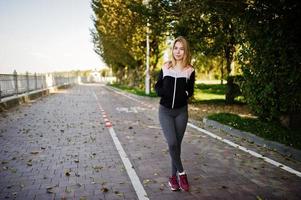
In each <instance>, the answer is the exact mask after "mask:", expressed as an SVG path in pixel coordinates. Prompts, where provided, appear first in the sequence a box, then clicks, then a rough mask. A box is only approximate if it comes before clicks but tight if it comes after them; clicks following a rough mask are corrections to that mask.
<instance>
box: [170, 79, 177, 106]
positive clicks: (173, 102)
mask: <svg viewBox="0 0 301 200" xmlns="http://www.w3.org/2000/svg"><path fill="white" fill-rule="evenodd" d="M177 77H178V73H176V77H175V85H174V88H173V97H172V106H171V108H173V107H174V105H175V96H176V88H177Z"/></svg>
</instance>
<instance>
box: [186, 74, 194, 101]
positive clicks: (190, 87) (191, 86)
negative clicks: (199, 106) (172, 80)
mask: <svg viewBox="0 0 301 200" xmlns="http://www.w3.org/2000/svg"><path fill="white" fill-rule="evenodd" d="M194 82H195V71H193V72H192V73H191V75H190V78H189V80H188V85H187V92H188V97H192V96H193V93H194Z"/></svg>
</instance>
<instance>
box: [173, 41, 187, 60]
mask: <svg viewBox="0 0 301 200" xmlns="http://www.w3.org/2000/svg"><path fill="white" fill-rule="evenodd" d="M184 53H185V52H184V46H183V44H182V42H179V41H178V42H176V44H175V46H174V48H173V50H172V54H173V56H174V58H175V60H176V61H182V60H183V58H184Z"/></svg>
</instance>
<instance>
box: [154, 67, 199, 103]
mask: <svg viewBox="0 0 301 200" xmlns="http://www.w3.org/2000/svg"><path fill="white" fill-rule="evenodd" d="M194 82H195V71H194V69H193V68H192V67H187V68H185V69H183V71H181V72H176V71H175V70H173V68H172V67H170V68H169V67H167V66H163V68H162V69H161V71H160V74H159V77H158V81H157V83H156V84H155V90H156V93H157V95H158V96H160V97H161V99H160V104H161V105H163V106H165V107H167V108H180V107H183V106H185V105H187V100H188V98H189V97H191V96H192V95H193V92H194Z"/></svg>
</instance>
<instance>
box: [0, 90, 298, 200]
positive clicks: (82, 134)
mask: <svg viewBox="0 0 301 200" xmlns="http://www.w3.org/2000/svg"><path fill="white" fill-rule="evenodd" d="M93 93H95V94H96V95H97V97H98V100H99V102H97V100H96V99H95V98H94V96H93ZM136 98H137V99H140V101H144V102H147V103H149V104H151V105H153V108H151V107H148V106H145V105H144V104H141V103H140V102H137V101H133V100H131V99H129V98H127V97H125V96H123V95H120V94H117V93H115V92H113V91H112V90H111V89H109V88H107V87H104V86H99V85H79V86H75V87H73V88H71V89H68V90H62V91H61V92H59V93H57V94H53V95H51V96H48V97H44V98H41V99H38V100H36V101H34V102H30V103H29V104H26V105H21V106H18V107H16V108H13V109H10V110H9V111H8V112H6V113H1V116H0V161H1V164H0V165H1V168H0V177H1V179H0V191H1V194H0V199H137V196H136V193H135V190H134V188H133V186H132V184H131V182H130V179H129V177H128V175H127V172H126V171H125V168H124V166H123V163H122V161H121V159H120V157H119V154H118V152H117V150H116V148H115V146H114V143H113V141H112V139H111V137H110V135H109V133H108V129H107V128H106V127H105V125H104V122H103V121H102V116H101V113H100V111H99V109H98V107H97V103H99V104H100V105H101V106H102V108H103V109H104V110H105V111H106V113H107V115H108V118H109V119H110V120H111V122H112V124H113V128H114V130H115V132H116V134H117V136H118V138H119V140H120V142H121V144H122V146H123V148H124V150H125V151H126V153H127V155H128V157H129V159H130V161H131V163H132V164H133V167H134V169H135V171H136V172H137V174H138V176H139V178H140V180H141V182H142V184H143V186H144V188H145V190H146V192H147V194H148V197H149V198H150V199H164V200H165V199H166V200H168V199H301V193H300V191H301V178H300V177H297V176H296V175H293V174H290V173H288V172H286V171H284V170H282V169H279V168H277V167H275V166H272V165H270V164H268V163H266V162H264V161H263V160H261V159H257V158H254V157H252V156H251V155H249V154H246V153H244V152H242V151H240V150H238V149H235V148H233V147H230V146H227V145H226V144H224V143H222V142H220V141H217V140H215V139H212V138H209V137H208V136H206V135H203V134H202V133H200V132H197V131H196V130H193V129H191V128H188V129H187V132H186V135H185V137H184V141H183V147H182V160H183V165H184V168H185V169H186V171H187V172H188V178H189V181H190V184H191V191H190V192H171V191H170V190H169V188H168V185H167V177H168V175H169V173H170V159H169V155H168V150H167V145H166V143H165V141H164V137H163V135H162V131H161V128H160V126H159V122H158V117H157V110H156V107H157V105H158V99H152V100H150V99H145V98H143V97H136ZM211 131H213V132H215V133H216V134H222V133H218V130H211ZM253 148H254V149H255V150H257V149H256V147H253ZM258 150H259V151H260V149H258ZM269 154H273V153H272V152H269ZM276 158H277V159H280V161H281V162H282V163H284V164H286V163H288V164H290V163H292V162H293V161H289V160H286V159H285V158H281V157H279V156H276ZM280 161H279V162H280ZM293 163H294V167H296V168H300V166H301V165H300V163H298V162H293Z"/></svg>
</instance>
